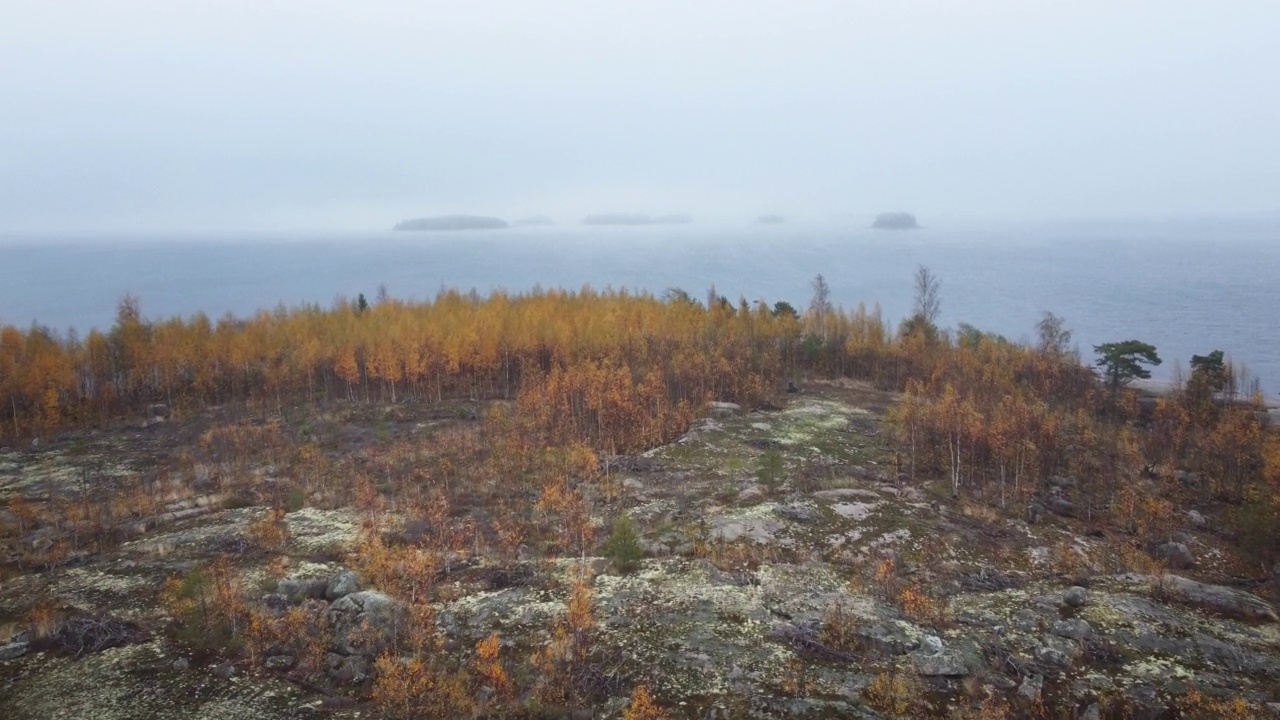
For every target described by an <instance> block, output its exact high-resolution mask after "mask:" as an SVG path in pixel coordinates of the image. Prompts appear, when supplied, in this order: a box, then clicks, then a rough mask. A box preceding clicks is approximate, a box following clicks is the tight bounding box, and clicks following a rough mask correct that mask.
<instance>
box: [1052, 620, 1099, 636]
mask: <svg viewBox="0 0 1280 720" xmlns="http://www.w3.org/2000/svg"><path fill="white" fill-rule="evenodd" d="M1053 634H1054V635H1057V636H1058V637H1063V638H1069V639H1071V640H1088V639H1089V638H1091V637H1093V628H1092V627H1090V625H1089V623H1088V622H1086V621H1084V620H1081V619H1080V618H1071V619H1070V620H1059V621H1058V622H1056V623H1054V624H1053Z"/></svg>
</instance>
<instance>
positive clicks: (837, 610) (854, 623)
mask: <svg viewBox="0 0 1280 720" xmlns="http://www.w3.org/2000/svg"><path fill="white" fill-rule="evenodd" d="M819 640H821V641H822V644H823V645H826V646H827V647H829V648H833V649H835V650H839V651H841V652H846V653H851V652H855V651H857V650H858V649H859V647H860V638H859V637H858V619H857V617H855V616H854V614H853V613H851V612H849V610H848V609H847V608H845V606H844V603H841V602H837V603H835V604H833V605H831V606H830V607H828V608H827V610H826V612H825V613H823V615H822V630H821V633H820V635H819Z"/></svg>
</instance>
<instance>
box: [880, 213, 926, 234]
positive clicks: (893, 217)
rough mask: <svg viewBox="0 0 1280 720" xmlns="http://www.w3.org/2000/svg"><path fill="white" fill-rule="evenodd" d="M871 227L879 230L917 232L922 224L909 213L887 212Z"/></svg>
mask: <svg viewBox="0 0 1280 720" xmlns="http://www.w3.org/2000/svg"><path fill="white" fill-rule="evenodd" d="M871 227H873V228H875V229H877V230H916V229H918V228H919V227H920V224H919V223H917V222H916V216H915V215H912V214H911V213H909V212H887V213H880V214H879V215H877V216H876V220H875V222H873V223H871Z"/></svg>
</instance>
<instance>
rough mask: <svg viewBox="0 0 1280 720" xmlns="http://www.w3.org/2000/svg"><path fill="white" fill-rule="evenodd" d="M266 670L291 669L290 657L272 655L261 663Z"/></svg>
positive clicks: (291, 660) (291, 658) (291, 659)
mask: <svg viewBox="0 0 1280 720" xmlns="http://www.w3.org/2000/svg"><path fill="white" fill-rule="evenodd" d="M263 664H264V665H265V666H266V668H267V669H268V670H288V669H289V668H291V667H293V656H292V655H272V656H271V657H269V658H267V660H266V662H265V663H263Z"/></svg>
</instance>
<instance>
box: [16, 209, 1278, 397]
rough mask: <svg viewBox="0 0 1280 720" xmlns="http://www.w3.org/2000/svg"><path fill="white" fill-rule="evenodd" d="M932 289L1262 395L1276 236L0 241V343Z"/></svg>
mask: <svg viewBox="0 0 1280 720" xmlns="http://www.w3.org/2000/svg"><path fill="white" fill-rule="evenodd" d="M920 265H924V266H925V267H927V268H929V270H930V271H932V272H933V274H934V275H936V276H937V277H938V278H939V279H940V281H941V298H942V312H941V316H940V319H939V324H940V325H942V326H945V327H955V326H956V325H957V324H959V323H968V324H970V325H973V326H975V327H977V328H980V329H982V330H986V331H991V332H995V333H999V334H1001V335H1003V336H1005V337H1007V338H1009V339H1010V340H1014V341H1023V342H1030V341H1031V339H1032V338H1034V336H1035V324H1036V322H1037V321H1038V320H1039V319H1040V318H1041V316H1042V313H1044V312H1045V311H1049V312H1053V313H1055V314H1056V315H1058V316H1060V317H1062V318H1064V319H1065V322H1066V325H1067V327H1068V328H1069V329H1070V330H1071V331H1072V332H1073V341H1074V343H1075V345H1076V346H1077V347H1078V348H1079V351H1080V354H1081V356H1082V358H1083V359H1084V361H1085V362H1088V361H1090V360H1091V359H1092V357H1093V346H1094V345H1096V344H1100V343H1104V342H1111V341H1120V340H1129V339H1136V340H1141V341H1144V342H1148V343H1151V344H1153V345H1155V346H1156V348H1157V351H1158V353H1159V355H1160V357H1161V358H1162V359H1163V360H1164V363H1163V364H1162V365H1161V366H1159V367H1157V368H1154V369H1153V375H1154V377H1155V379H1158V380H1159V379H1166V380H1167V379H1171V378H1173V377H1175V376H1176V374H1177V372H1178V370H1177V369H1175V368H1181V370H1182V372H1184V373H1185V371H1186V368H1187V365H1188V362H1189V360H1190V358H1191V356H1192V355H1193V354H1206V353H1208V352H1210V351H1213V350H1216V349H1221V350H1223V351H1225V352H1226V354H1227V355H1228V356H1229V357H1231V358H1232V359H1233V360H1234V361H1235V362H1237V363H1240V364H1242V365H1243V366H1244V367H1245V368H1247V370H1248V372H1249V373H1250V375H1251V377H1253V378H1256V379H1257V381H1258V382H1259V383H1260V385H1261V387H1262V389H1263V391H1264V392H1265V393H1266V394H1267V395H1268V396H1274V395H1276V394H1278V393H1280V218H1268V219H1247V220H1241V219H1230V220H1223V219H1199V220H1185V219H1184V220H1177V221H1172V220H1167V221H1138V220H1131V221H1114V220H1111V221H1061V222H1036V223H1032V222H1003V223H996V222H977V221H956V222H940V223H934V224H926V227H923V228H921V229H916V230H899V231H885V230H872V229H870V228H868V227H866V225H865V224H863V223H860V222H853V221H844V220H823V221H809V222H805V221H793V222H787V223H783V224H779V225H758V224H755V223H748V222H742V223H716V224H708V223H691V224H687V225H656V226H640V227H607V226H604V227H602V226H583V225H579V224H565V225H555V226H549V227H529V228H520V227H516V228H508V229H505V230H464V231H437V232H395V231H391V230H369V231H365V232H354V231H343V232H332V231H311V232H178V233H151V234H122V233H99V234H91V233H78V234H7V235H5V234H0V323H3V324H11V325H17V326H20V327H27V326H29V325H30V324H32V323H38V324H40V325H43V326H47V327H49V328H51V329H53V330H56V331H58V332H61V333H66V332H68V331H71V330H74V331H76V332H78V333H80V334H81V335H83V334H85V333H86V332H87V331H88V330H89V329H91V328H99V329H105V328H108V327H110V325H111V324H112V321H113V318H114V316H115V310H116V305H117V303H118V302H119V300H120V299H121V298H122V297H123V296H124V295H125V294H126V293H131V294H133V295H135V296H137V297H138V298H139V299H140V301H141V307H142V312H143V315H144V316H145V317H147V318H148V319H151V320H162V319H166V318H169V317H173V316H183V317H187V316H190V315H192V314H193V313H196V312H204V313H206V314H207V315H209V316H210V317H211V318H214V319H217V318H219V317H221V316H223V315H225V314H227V313H231V314H234V315H238V316H243V315H247V314H251V313H254V312H256V311H258V310H262V309H272V308H275V307H278V306H280V305H281V304H283V305H285V306H290V307H292V306H296V305H300V304H319V305H321V306H326V307H327V306H330V305H332V304H333V302H334V301H335V300H336V299H338V298H355V297H356V296H357V295H358V294H361V293H363V294H364V295H365V296H366V297H367V298H368V299H369V300H370V301H371V302H372V301H373V300H374V298H375V297H376V296H377V295H378V293H379V291H380V288H383V289H385V292H387V293H389V294H390V295H391V296H394V297H398V298H406V299H417V300H424V299H430V298H432V297H434V296H435V295H436V293H437V292H439V291H440V289H442V288H446V287H452V288H460V289H462V290H471V289H475V290H477V291H478V292H480V293H481V294H485V293H487V292H489V291H492V290H495V289H503V290H506V291H509V292H520V291H527V290H530V289H532V288H535V287H541V288H553V287H562V288H569V289H579V288H582V287H583V286H588V285H589V286H591V287H593V288H597V289H604V288H615V289H616V288H627V289H629V290H633V291H644V292H649V293H654V294H659V295H660V294H662V293H664V292H666V291H667V290H668V289H671V288H680V289H683V290H685V291H687V292H689V293H690V294H691V295H693V296H694V297H697V298H704V297H706V295H707V293H708V291H709V290H710V289H711V288H712V287H714V292H715V293H716V294H717V295H723V296H725V297H727V298H729V299H730V300H732V301H734V302H735V303H736V302H737V301H738V300H739V299H740V298H745V299H746V300H748V301H750V302H755V301H757V300H759V301H764V302H767V303H769V304H770V305H772V304H773V303H774V302H776V301H778V300H785V301H787V302H789V303H791V304H792V305H794V306H795V307H797V308H799V309H803V308H804V307H806V306H807V305H808V303H809V299H810V297H811V295H812V281H813V279H814V278H815V276H817V275H819V274H821V275H822V276H823V277H824V278H825V279H826V281H827V284H828V285H829V286H830V289H831V297H832V300H833V301H834V302H836V303H838V304H840V305H842V306H844V307H845V308H846V309H853V308H854V307H856V306H857V305H858V304H859V303H864V304H865V305H866V306H867V308H868V309H871V308H872V307H873V306H875V305H877V304H878V305H879V306H880V308H881V311H882V313H883V315H884V317H885V318H886V319H888V320H890V321H891V322H892V323H894V324H896V323H897V322H898V321H900V320H901V319H903V318H905V317H906V316H907V315H908V314H909V313H910V311H911V305H912V298H913V285H912V280H913V275H914V273H915V271H916V268H917V267H918V266H920Z"/></svg>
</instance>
